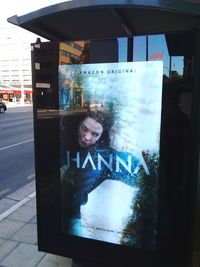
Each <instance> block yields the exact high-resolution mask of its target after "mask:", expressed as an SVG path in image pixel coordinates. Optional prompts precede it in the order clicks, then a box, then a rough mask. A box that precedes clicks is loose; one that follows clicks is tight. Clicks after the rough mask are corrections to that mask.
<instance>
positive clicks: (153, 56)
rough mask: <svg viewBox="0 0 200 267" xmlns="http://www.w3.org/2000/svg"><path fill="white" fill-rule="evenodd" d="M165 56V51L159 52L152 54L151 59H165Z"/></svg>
mask: <svg viewBox="0 0 200 267" xmlns="http://www.w3.org/2000/svg"><path fill="white" fill-rule="evenodd" d="M163 57H164V53H163V52H160V53H159V52H157V53H155V54H152V55H151V56H149V59H151V60H155V59H161V60H162V59H163Z"/></svg>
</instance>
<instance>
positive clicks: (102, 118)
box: [86, 110, 112, 131]
mask: <svg viewBox="0 0 200 267" xmlns="http://www.w3.org/2000/svg"><path fill="white" fill-rule="evenodd" d="M86 117H90V118H93V119H94V120H96V121H97V122H98V123H100V124H101V125H102V127H103V130H104V131H109V130H110V128H111V126H112V114H110V113H109V112H108V111H104V110H88V112H87V115H86Z"/></svg>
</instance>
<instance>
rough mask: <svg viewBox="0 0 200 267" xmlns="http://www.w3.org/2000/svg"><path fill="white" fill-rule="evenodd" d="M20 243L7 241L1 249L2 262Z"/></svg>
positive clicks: (0, 259)
mask: <svg viewBox="0 0 200 267" xmlns="http://www.w3.org/2000/svg"><path fill="white" fill-rule="evenodd" d="M18 244H19V242H16V241H12V240H7V241H6V242H5V243H3V245H1V247H0V261H2V260H3V259H4V258H5V257H6V256H7V255H8V254H9V253H10V252H11V251H12V250H13V249H14V248H15V247H16V246H17V245H18Z"/></svg>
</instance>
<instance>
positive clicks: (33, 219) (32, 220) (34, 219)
mask: <svg viewBox="0 0 200 267" xmlns="http://www.w3.org/2000/svg"><path fill="white" fill-rule="evenodd" d="M28 223H34V224H37V216H35V217H33V218H32V219H31V220H30V221H29V222H28Z"/></svg>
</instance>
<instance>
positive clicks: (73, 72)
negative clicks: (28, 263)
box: [58, 61, 163, 250]
mask: <svg viewBox="0 0 200 267" xmlns="http://www.w3.org/2000/svg"><path fill="white" fill-rule="evenodd" d="M162 77H163V63H162V62H161V61H146V62H124V63H99V64H76V65H75V64H62V65H61V64H60V65H59V76H58V79H59V110H60V133H61V141H60V184H61V232H62V234H63V235H70V236H75V237H81V238H87V239H91V240H97V241H104V242H107V243H112V244H116V245H122V246H124V247H136V248H143V249H148V250H155V248H156V232H157V198H158V172H159V153H160V124H161V100H162Z"/></svg>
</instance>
